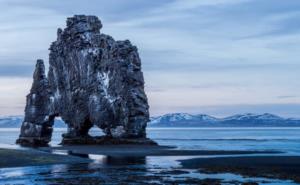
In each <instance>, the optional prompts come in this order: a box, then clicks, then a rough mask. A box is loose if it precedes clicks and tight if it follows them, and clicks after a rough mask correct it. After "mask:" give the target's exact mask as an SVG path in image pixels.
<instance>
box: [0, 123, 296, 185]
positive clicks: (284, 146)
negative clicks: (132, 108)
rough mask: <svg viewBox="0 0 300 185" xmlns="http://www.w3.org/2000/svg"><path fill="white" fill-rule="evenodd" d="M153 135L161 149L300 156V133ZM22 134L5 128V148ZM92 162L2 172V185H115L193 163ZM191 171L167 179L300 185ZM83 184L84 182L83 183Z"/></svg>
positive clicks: (182, 131) (186, 131)
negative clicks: (95, 184)
mask: <svg viewBox="0 0 300 185" xmlns="http://www.w3.org/2000/svg"><path fill="white" fill-rule="evenodd" d="M63 133H65V129H61V128H55V129H54V133H53V140H52V142H51V143H50V144H51V145H53V146H54V145H58V144H59V142H60V141H61V135H62V134H63ZM147 133H148V137H149V138H151V139H153V140H155V141H157V142H158V143H159V144H161V145H172V146H177V147H178V149H204V150H276V151H283V152H286V153H285V154H283V155H300V128H149V129H148V130H147ZM90 134H91V135H94V136H97V135H102V132H101V131H100V130H99V129H92V130H91V131H90ZM18 135H19V129H4V128H1V129H0V147H2V148H17V147H18V146H17V145H15V144H14V143H15V140H16V139H17V137H18ZM89 157H90V158H92V159H94V162H93V163H90V164H73V165H50V166H40V167H21V168H4V169H0V184H52V183H53V182H54V183H57V182H59V181H64V182H66V181H67V182H68V181H69V180H72V183H75V184H78V183H80V184H84V182H87V183H88V180H91V179H93V181H97V180H101V181H102V180H105V181H106V182H107V181H109V182H111V183H112V184H115V183H119V182H122V181H123V180H122V178H124V177H126V178H128V177H131V176H133V178H138V177H140V176H143V175H144V176H148V177H149V176H153V175H154V174H159V173H160V172H161V171H162V170H168V169H169V170H171V169H174V168H177V167H179V166H180V163H179V162H177V161H176V160H178V159H186V158H188V157H185V156H182V157H171V156H165V157H142V158H128V157H127V158H124V159H120V158H117V159H116V158H114V157H110V156H101V155H99V156H95V155H89ZM186 171H187V172H188V174H185V175H171V176H170V175H169V176H168V177H167V176H166V178H174V176H176V178H178V179H180V178H183V179H184V178H186V177H197V178H221V179H225V180H227V181H228V182H230V181H231V180H239V181H249V180H260V181H262V182H264V181H268V184H273V185H276V184H286V185H295V183H293V182H291V181H280V180H274V179H273V180H272V179H264V178H245V177H242V176H239V175H234V174H203V173H199V172H194V171H192V170H189V169H186ZM145 178H146V177H145ZM54 179H56V180H54ZM68 179H69V180H68ZM77 179H78V181H77ZM79 179H81V180H83V181H80V182H79ZM99 182H100V181H99ZM262 184H263V183H262Z"/></svg>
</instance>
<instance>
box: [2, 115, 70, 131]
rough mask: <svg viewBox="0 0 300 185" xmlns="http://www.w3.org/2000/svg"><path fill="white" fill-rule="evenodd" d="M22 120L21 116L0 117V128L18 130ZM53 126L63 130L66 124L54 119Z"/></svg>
mask: <svg viewBox="0 0 300 185" xmlns="http://www.w3.org/2000/svg"><path fill="white" fill-rule="evenodd" d="M23 119H24V117H23V116H2V117H0V128H20V127H21V125H22V122H23ZM54 126H55V127H58V128H61V127H62V128H63V127H66V124H65V123H64V122H63V121H62V120H60V119H56V120H55V123H54Z"/></svg>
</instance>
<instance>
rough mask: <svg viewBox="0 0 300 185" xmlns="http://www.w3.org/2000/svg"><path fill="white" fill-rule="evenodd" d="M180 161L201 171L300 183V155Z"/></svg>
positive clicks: (190, 167)
mask: <svg viewBox="0 0 300 185" xmlns="http://www.w3.org/2000/svg"><path fill="white" fill-rule="evenodd" d="M179 161H180V162H181V165H182V166H183V167H184V168H189V169H197V170H198V172H199V173H233V174H240V175H242V176H245V177H265V178H274V179H281V180H293V181H295V182H297V183H300V156H267V155H266V156H242V157H235V156H233V157H217V158H193V159H186V160H179Z"/></svg>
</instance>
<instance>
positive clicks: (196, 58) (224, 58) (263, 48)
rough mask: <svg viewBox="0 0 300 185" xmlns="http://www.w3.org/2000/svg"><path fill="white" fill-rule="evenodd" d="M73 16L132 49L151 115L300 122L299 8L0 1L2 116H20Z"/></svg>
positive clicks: (273, 2) (271, 1) (283, 4)
mask: <svg viewBox="0 0 300 185" xmlns="http://www.w3.org/2000/svg"><path fill="white" fill-rule="evenodd" d="M74 14H86V15H96V16H98V17H99V18H100V19H101V21H102V24H103V28H102V29H101V32H102V33H105V34H109V35H111V36H113V37H114V38H115V39H116V40H125V39H129V40H131V42H132V43H133V44H134V45H136V46H137V47H138V49H139V54H140V57H141V60H142V68H143V72H144V76H145V89H146V93H147V96H148V99H149V104H150V113H151V115H152V116H156V115H161V114H165V113H171V112H187V113H192V114H198V113H205V114H210V115H213V116H217V117H224V116H228V115H232V114H238V113H247V112H252V113H265V112H268V113H274V114H278V115H281V116H284V117H298V118H299V117H300V57H299V56H300V1H296V0H284V1H282V0H264V1H262V0H152V1H149V0H110V1H104V0H89V1H82V0H64V1H61V0H51V1H44V0H26V1H25V0H0V115H22V114H23V112H24V107H25V100H26V99H25V96H26V94H28V92H29V90H30V87H31V83H32V73H33V70H34V66H35V62H36V59H38V58H41V59H44V60H45V62H46V63H47V62H48V54H49V51H48V48H49V46H50V43H51V42H52V41H54V40H56V30H57V28H58V27H60V28H64V27H65V21H66V18H67V17H71V16H73V15H74Z"/></svg>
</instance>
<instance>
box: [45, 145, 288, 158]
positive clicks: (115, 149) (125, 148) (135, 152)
mask: <svg viewBox="0 0 300 185" xmlns="http://www.w3.org/2000/svg"><path fill="white" fill-rule="evenodd" d="M40 150H41V151H46V152H53V151H68V152H72V153H79V154H94V155H108V156H205V155H243V154H282V153H283V152H280V151H273V150H264V151H261V150H251V151H250V150H249V151H245V150H244V151H243V150H228V151H227V150H187V149H177V148H176V147H174V146H161V145H157V146H156V145H71V146H58V147H41V148H40Z"/></svg>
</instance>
